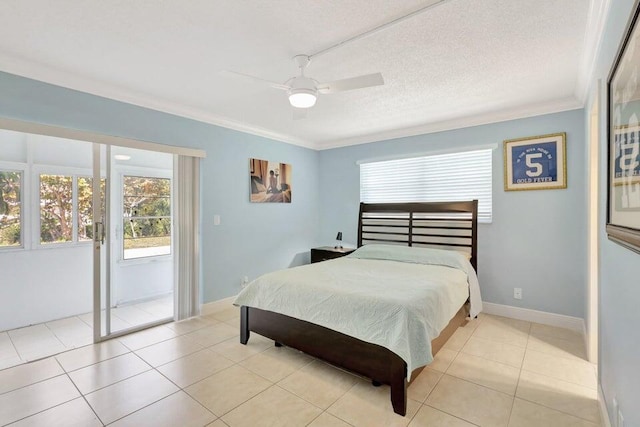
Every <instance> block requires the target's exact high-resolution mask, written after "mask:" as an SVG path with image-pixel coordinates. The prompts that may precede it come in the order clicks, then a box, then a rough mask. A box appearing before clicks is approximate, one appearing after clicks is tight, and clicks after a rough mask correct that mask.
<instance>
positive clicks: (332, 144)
mask: <svg viewBox="0 0 640 427" xmlns="http://www.w3.org/2000/svg"><path fill="white" fill-rule="evenodd" d="M580 108H583V103H582V102H580V101H578V100H577V99H575V98H574V97H568V98H564V99H560V100H555V101H550V102H544V103H540V104H533V105H527V106H523V107H520V108H509V109H505V110H500V111H494V112H490V113H486V114H479V115H474V116H467V117H461V118H457V119H452V120H446V121H441V122H436V123H428V124H424V125H420V126H415V127H410V128H404V129H394V130H389V131H383V132H378V133H373V134H369V135H363V136H355V137H352V138H346V139H341V140H332V141H325V142H321V143H318V145H317V148H316V149H318V150H328V149H331V148H339V147H346V146H350V145H359V144H367V143H370V142H378V141H386V140H389V139H397V138H405V137H408V136H416V135H424V134H429V133H436V132H444V131H449V130H455V129H463V128H468V127H473V126H481V125H487V124H491V123H500V122H506V121H509V120H516V119H524V118H527V117H534V116H542V115H545V114H553V113H560V112H562V111H570V110H577V109H580Z"/></svg>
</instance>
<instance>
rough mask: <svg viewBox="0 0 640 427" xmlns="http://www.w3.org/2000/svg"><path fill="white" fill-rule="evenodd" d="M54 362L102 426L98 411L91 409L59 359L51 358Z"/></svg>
mask: <svg viewBox="0 0 640 427" xmlns="http://www.w3.org/2000/svg"><path fill="white" fill-rule="evenodd" d="M53 359H54V360H55V361H56V363H57V364H58V366H60V369H62V371H63V372H64V374H65V375H66V376H67V378H68V379H69V381H70V382H71V384H73V386H74V387H75V389H76V390H77V391H78V393H80V396H81V397H82V400H84V403H86V404H87V406H88V407H89V409H91V412H93V414H94V415H95V416H96V418H97V419H98V421H99V422H100V424H102V425H103V426H104V425H105V424H104V422H102V419H101V418H100V416H98V413H97V412H96V411H95V410H94V409H93V406H91V405H90V404H89V401H88V400H87V398H86V397H85V395H84V394H82V392H81V391H80V389H79V388H78V386H77V385H76V383H74V382H73V380H72V379H71V376H69V374H68V373H67V371H65V369H64V367H62V364H61V363H60V361H59V360H58V359H56V358H55V357H54V358H53Z"/></svg>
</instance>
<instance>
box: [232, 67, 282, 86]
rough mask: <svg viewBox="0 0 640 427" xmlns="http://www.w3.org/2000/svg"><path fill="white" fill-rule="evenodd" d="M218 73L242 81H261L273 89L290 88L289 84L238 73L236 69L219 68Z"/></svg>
mask: <svg viewBox="0 0 640 427" xmlns="http://www.w3.org/2000/svg"><path fill="white" fill-rule="evenodd" d="M219 74H220V75H222V76H225V77H231V78H234V79H239V80H242V81H252V82H253V83H261V84H263V85H267V86H270V87H272V88H274V89H281V90H289V89H291V88H290V87H289V86H287V85H283V84H281V83H276V82H271V81H269V80H265V79H261V78H260V77H256V76H250V75H249V74H244V73H238V72H236V71H229V70H220V72H219Z"/></svg>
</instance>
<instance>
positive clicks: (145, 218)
mask: <svg viewBox="0 0 640 427" xmlns="http://www.w3.org/2000/svg"><path fill="white" fill-rule="evenodd" d="M123 189H124V194H123V215H124V249H125V258H131V257H132V256H128V255H127V253H126V250H127V249H135V248H157V247H163V246H170V245H171V180H170V179H167V178H149V177H136V176H125V177H124V186H123ZM167 253H168V252H167Z"/></svg>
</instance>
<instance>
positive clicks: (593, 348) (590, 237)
mask: <svg viewBox="0 0 640 427" xmlns="http://www.w3.org/2000/svg"><path fill="white" fill-rule="evenodd" d="M601 83H602V81H601V80H598V82H597V90H596V91H595V96H594V98H593V100H592V102H591V106H590V107H589V110H588V112H589V114H588V121H587V124H586V125H587V230H588V231H587V313H586V316H587V319H586V320H587V322H586V325H587V330H586V337H585V339H586V344H587V357H588V359H589V361H590V362H591V363H593V364H597V363H598V345H599V344H598V343H599V341H598V329H599V323H598V295H599V274H600V256H599V253H598V250H599V241H600V227H599V226H600V212H599V202H600V200H599V199H600V188H599V181H600V109H601V108H600V99H601V97H600V88H601V86H602V84H601Z"/></svg>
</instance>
